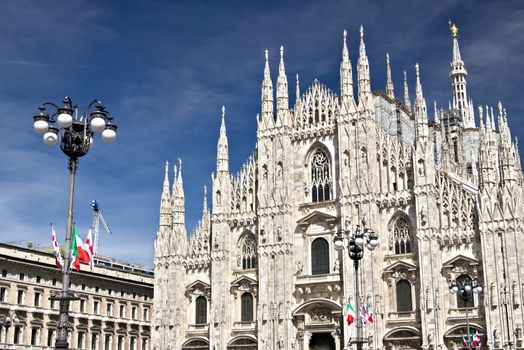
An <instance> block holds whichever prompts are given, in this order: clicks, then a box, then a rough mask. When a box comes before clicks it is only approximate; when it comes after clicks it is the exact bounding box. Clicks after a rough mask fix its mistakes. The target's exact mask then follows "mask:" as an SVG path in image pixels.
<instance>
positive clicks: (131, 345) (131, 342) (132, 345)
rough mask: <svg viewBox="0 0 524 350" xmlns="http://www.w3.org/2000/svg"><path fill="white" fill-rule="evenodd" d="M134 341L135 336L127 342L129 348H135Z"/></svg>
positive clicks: (132, 349) (133, 349)
mask: <svg viewBox="0 0 524 350" xmlns="http://www.w3.org/2000/svg"><path fill="white" fill-rule="evenodd" d="M135 343H136V338H135V337H131V341H130V342H129V349H130V350H135Z"/></svg>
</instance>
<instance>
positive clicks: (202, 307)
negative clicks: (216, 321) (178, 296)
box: [195, 296, 207, 324]
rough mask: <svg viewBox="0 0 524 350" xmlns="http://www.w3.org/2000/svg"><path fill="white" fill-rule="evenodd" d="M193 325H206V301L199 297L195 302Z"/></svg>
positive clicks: (204, 298)
mask: <svg viewBox="0 0 524 350" xmlns="http://www.w3.org/2000/svg"><path fill="white" fill-rule="evenodd" d="M195 323H196V324H206V323H207V299H206V297H203V296H199V297H198V298H196V301H195Z"/></svg>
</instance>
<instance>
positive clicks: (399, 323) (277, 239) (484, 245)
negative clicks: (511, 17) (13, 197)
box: [152, 26, 524, 350]
mask: <svg viewBox="0 0 524 350" xmlns="http://www.w3.org/2000/svg"><path fill="white" fill-rule="evenodd" d="M452 47H453V53H452V62H451V71H450V77H451V80H452V91H451V93H450V95H451V96H452V103H451V104H450V106H449V108H448V109H447V110H444V109H438V108H437V107H436V104H435V108H434V113H433V118H431V119H430V118H428V111H427V106H426V100H425V98H424V94H423V90H422V83H421V72H420V71H421V69H419V65H418V64H417V65H416V66H415V71H414V72H415V99H414V101H413V104H412V103H411V99H410V96H409V90H408V85H409V84H408V79H407V74H406V72H404V77H405V81H404V96H403V98H402V99H399V98H397V97H396V96H395V89H394V86H393V82H392V80H391V67H390V57H389V55H387V58H386V74H387V75H386V76H387V84H386V87H385V92H382V91H376V92H372V90H371V82H370V72H369V62H368V58H367V55H366V46H365V43H364V32H363V29H362V28H361V29H360V48H359V53H358V61H357V66H356V72H355V74H354V72H353V68H352V64H351V60H350V57H349V52H348V48H347V44H346V32H344V41H343V47H342V60H341V63H340V91H339V95H338V96H337V95H336V94H335V93H334V92H333V91H332V90H330V89H329V88H327V87H326V86H324V85H323V84H321V83H320V82H318V81H317V80H315V81H314V82H313V83H312V85H311V86H310V87H309V88H308V89H307V90H306V91H305V92H304V93H301V91H300V87H299V80H298V76H297V79H296V101H295V104H294V106H293V107H290V106H289V104H290V101H289V92H288V90H289V87H288V81H287V76H286V69H285V65H284V52H283V48H281V51H280V63H279V73H278V78H277V80H276V87H275V89H273V81H272V79H271V75H270V69H269V60H268V53H267V51H266V61H265V68H264V78H263V81H262V96H261V113H260V115H259V116H258V118H257V122H258V129H257V145H256V149H255V151H254V153H253V155H252V156H251V157H249V159H248V160H247V161H246V163H245V164H244V165H243V166H242V168H241V169H240V171H239V172H238V173H236V174H233V173H231V172H230V170H229V161H228V159H229V153H228V152H229V148H228V140H227V134H226V123H225V109H224V107H223V108H222V118H221V126H220V136H219V139H218V144H217V168H216V172H215V173H213V174H212V189H211V196H210V199H211V208H210V209H208V206H207V191H206V192H205V196H204V210H203V214H202V220H201V221H200V222H199V224H198V225H197V227H196V228H195V229H194V230H193V231H192V232H191V233H190V234H187V232H186V228H185V220H184V214H185V211H184V201H185V199H184V190H183V182H182V162H181V161H179V163H178V164H177V165H175V167H174V168H175V170H174V173H175V174H174V179H173V181H172V183H173V184H172V188H170V182H171V181H170V180H169V167H168V165H167V164H166V173H165V180H164V186H163V191H162V196H161V204H160V225H159V229H158V232H157V237H156V240H155V296H154V315H153V319H152V324H153V331H152V332H153V339H152V342H153V347H155V348H156V349H159V350H160V349H162V350H164V349H182V350H189V349H212V350H229V349H231V350H234V349H237V350H239V349H261V350H277V349H278V350H283V349H286V350H290V349H297V350H309V349H311V350H314V349H317V350H320V349H322V350H327V349H333V350H341V349H350V348H352V346H351V345H348V340H349V339H350V338H351V337H352V336H355V327H354V325H353V326H349V327H348V326H347V325H346V322H345V316H344V315H345V313H344V310H346V305H347V304H348V303H352V304H353V305H354V304H355V300H354V298H355V290H354V288H355V287H354V281H355V275H354V274H355V272H354V269H353V268H352V266H353V265H352V261H351V260H349V258H348V255H347V251H345V250H344V251H342V252H339V251H337V250H335V249H334V243H333V238H334V232H335V231H337V230H347V231H353V230H355V228H356V226H357V225H364V226H366V227H369V228H371V229H373V230H374V231H375V232H377V233H378V234H379V242H380V245H379V247H378V248H377V249H375V250H374V251H373V252H366V254H365V256H364V259H363V260H362V264H361V268H360V270H359V276H357V277H358V278H359V279H360V281H361V290H360V291H361V293H360V299H361V300H360V304H361V305H362V304H366V305H367V307H368V309H369V310H371V311H372V313H373V318H374V322H373V323H371V322H369V323H367V324H366V325H365V328H364V335H365V337H366V338H367V340H368V342H367V344H365V348H367V349H377V350H378V349H380V350H382V349H459V348H463V347H464V344H463V341H462V335H463V334H465V333H466V312H468V317H469V323H470V327H471V330H472V331H474V332H475V333H477V334H478V335H479V336H480V337H481V339H482V344H483V347H487V348H489V349H502V348H504V349H519V348H522V346H523V341H524V338H523V337H524V336H523V332H522V327H523V325H524V313H523V308H524V305H523V303H524V264H523V262H522V260H524V248H523V246H520V245H519V244H518V242H519V240H520V239H522V237H523V227H522V220H523V219H524V215H523V205H522V199H523V176H522V168H521V164H520V156H519V153H518V146H517V142H516V140H515V141H514V140H512V138H511V133H510V129H509V127H508V122H507V115H506V110H505V108H504V107H503V105H502V104H501V103H500V102H499V104H498V106H497V107H496V108H495V112H494V110H493V108H492V107H488V106H485V107H483V106H479V107H478V110H475V108H474V107H473V102H472V100H471V99H470V98H469V97H468V94H467V90H466V76H467V71H466V68H465V64H464V62H463V61H462V58H461V55H460V49H459V43H458V30H457V29H456V27H455V26H453V27H452ZM354 75H355V76H356V78H357V79H356V80H357V82H356V84H355V85H356V87H354V84H353V76H354ZM274 90H275V91H274ZM355 91H356V92H355ZM497 111H498V112H497ZM495 119H497V121H495ZM461 279H462V280H465V279H467V280H471V281H474V282H476V283H478V284H479V285H481V286H482V287H483V291H482V293H480V294H475V295H474V298H473V301H472V302H470V303H469V304H468V305H466V304H465V303H464V302H463V301H462V300H460V299H459V298H457V296H456V295H452V294H450V293H449V291H448V289H449V284H450V283H451V282H452V281H454V280H461ZM466 307H467V311H466Z"/></svg>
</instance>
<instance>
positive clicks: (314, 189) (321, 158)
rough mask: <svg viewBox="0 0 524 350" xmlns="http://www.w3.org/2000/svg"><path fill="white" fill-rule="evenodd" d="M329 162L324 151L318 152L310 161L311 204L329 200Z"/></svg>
mask: <svg viewBox="0 0 524 350" xmlns="http://www.w3.org/2000/svg"><path fill="white" fill-rule="evenodd" d="M330 166H331V162H330V161H329V158H328V156H327V155H326V153H325V152H324V151H321V150H318V151H316V153H315V155H314V156H313V160H312V161H311V194H312V201H313V202H323V201H328V200H330V199H331V172H330Z"/></svg>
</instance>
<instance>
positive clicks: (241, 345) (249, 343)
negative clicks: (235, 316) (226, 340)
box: [227, 338, 257, 350]
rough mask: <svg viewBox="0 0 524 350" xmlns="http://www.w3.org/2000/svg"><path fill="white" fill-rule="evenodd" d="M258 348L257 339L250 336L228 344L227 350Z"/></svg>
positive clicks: (252, 349) (251, 349)
mask: <svg viewBox="0 0 524 350" xmlns="http://www.w3.org/2000/svg"><path fill="white" fill-rule="evenodd" d="M256 348H257V343H256V341H255V340H253V339H250V338H241V339H237V340H235V341H234V342H232V343H231V344H229V345H228V346H227V350H254V349H256Z"/></svg>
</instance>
